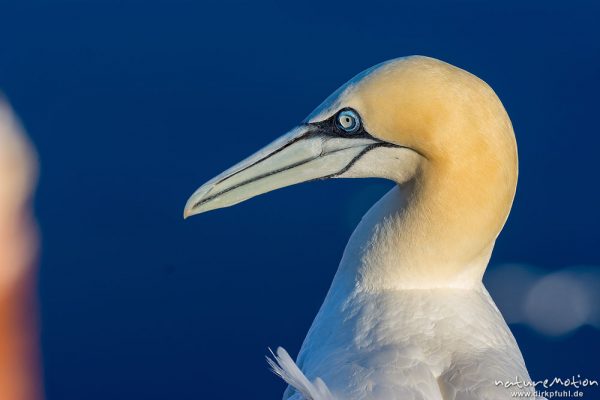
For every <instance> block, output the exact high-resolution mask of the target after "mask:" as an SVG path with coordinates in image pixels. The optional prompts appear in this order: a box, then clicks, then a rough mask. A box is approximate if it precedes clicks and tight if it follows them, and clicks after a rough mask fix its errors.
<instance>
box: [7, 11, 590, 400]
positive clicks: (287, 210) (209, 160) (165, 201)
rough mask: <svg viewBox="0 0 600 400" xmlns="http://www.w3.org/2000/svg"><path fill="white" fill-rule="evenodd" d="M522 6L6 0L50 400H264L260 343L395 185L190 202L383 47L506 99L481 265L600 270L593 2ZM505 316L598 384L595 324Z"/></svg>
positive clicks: (301, 303)
mask: <svg viewBox="0 0 600 400" xmlns="http://www.w3.org/2000/svg"><path fill="white" fill-rule="evenodd" d="M525 3H526V2H521V1H513V2H506V1H503V2H498V3H488V2H484V1H460V2H440V3H433V2H418V3H416V2H415V3H402V2H390V3H383V2H379V1H364V2H359V1H345V2H337V3H329V4H325V3H324V2H317V1H313V2H310V1H304V2H280V1H269V2H260V3H259V2H251V1H247V2H229V1H205V2H197V1H172V0H171V1H166V0H164V1H158V0H152V1H150V0H146V1H141V0H140V1H134V0H123V1H116V0H115V1H107V0H102V1H100V0H98V1H75V0H72V1H66V0H64V1H26V0H14V1H7V0H2V1H0V88H2V90H3V91H4V92H5V94H6V95H7V97H8V98H9V99H10V100H11V102H12V104H13V106H14V108H15V110H16V111H17V112H18V113H19V114H20V116H21V118H22V120H23V122H24V124H25V126H26V128H27V130H28V131H29V133H30V135H31V136H32V139H33V141H34V143H35V145H36V146H37V148H38V151H39V156H40V161H41V177H40V185H39V190H38V193H37V197H36V210H37V214H38V217H39V222H40V225H41V231H42V235H43V249H42V250H43V252H42V257H41V274H40V298H41V299H40V302H41V326H42V345H43V357H44V371H45V373H44V375H45V384H46V392H47V398H48V399H49V400H82V399H86V400H94V399H102V400H105V399H180V400H184V399H201V398H202V399H204V398H211V399H233V398H257V399H258V398H261V399H267V398H279V396H280V394H281V391H282V390H283V387H284V385H283V383H282V382H280V381H279V380H278V379H276V378H275V377H274V376H273V375H272V374H271V373H270V372H269V371H268V369H267V367H266V364H265V362H264V358H263V356H264V355H265V354H266V352H267V346H277V345H283V346H285V347H286V348H287V349H288V350H289V351H290V353H292V354H293V355H295V354H296V353H297V351H298V349H299V347H300V345H301V342H302V340H303V338H304V335H305V333H306V331H307V329H308V328H309V326H310V323H311V321H312V319H313V317H314V315H315V314H316V312H317V310H318V308H319V306H320V304H321V301H322V300H323V298H324V296H325V293H326V291H327V289H328V287H329V284H330V281H331V278H332V276H333V274H334V272H335V270H336V267H337V264H338V261H339V259H340V256H341V253H342V251H343V248H344V245H345V243H346V241H347V239H348V237H349V235H350V233H351V232H352V229H353V227H354V226H355V225H356V223H357V222H358V220H359V219H360V217H361V215H362V214H363V213H364V212H365V211H366V210H367V209H368V208H369V207H370V205H371V204H372V203H373V202H374V201H375V200H376V199H378V198H379V197H380V196H381V195H382V194H383V193H385V192H386V191H387V190H388V189H389V188H391V186H392V185H391V183H389V182H385V181H378V180H371V181H369V180H364V181H357V180H334V181H325V182H317V183H311V184H305V185H300V186H296V187H291V188H287V189H284V190H280V191H277V192H274V193H271V194H268V195H265V196H261V197H260V198H257V199H253V200H251V201H248V202H247V203H244V204H241V205H239V206H236V207H233V208H229V209H224V210H218V211H216V212H211V213H208V214H205V215H201V216H199V217H194V218H192V219H190V220H187V221H184V220H183V219H182V211H183V206H184V204H185V201H186V199H187V197H188V196H189V195H190V194H191V193H192V192H193V191H194V190H195V189H196V188H197V187H198V186H199V185H200V184H202V183H203V182H204V181H206V180H207V179H209V178H211V177H213V176H214V175H216V174H217V173H219V172H221V171H222V170H224V169H225V168H227V167H229V166H230V165H232V164H233V163H235V162H237V161H239V160H240V159H242V158H243V157H245V156H247V155H249V154H250V153H252V152H254V151H255V150H257V149H258V148H260V147H262V146H263V145H264V144H266V143H267V142H269V141H270V140H272V139H274V138H275V137H277V136H279V135H280V134H282V133H284V132H286V131H287V129H289V128H290V127H292V126H293V125H294V124H296V123H297V122H299V121H301V120H302V119H303V118H304V117H305V116H306V115H307V114H308V113H309V112H310V111H311V110H312V109H313V108H314V107H316V106H317V105H318V104H319V103H320V102H321V101H322V100H323V99H324V98H325V97H326V96H327V95H328V94H329V93H331V92H332V91H333V90H334V89H336V88H337V87H338V86H339V85H341V84H342V83H344V82H345V81H346V80H348V79H349V78H351V77H352V76H353V75H354V74H356V73H358V72H360V71H361V70H363V69H365V68H367V67H369V66H371V65H373V64H375V63H379V62H381V61H384V60H386V59H389V58H394V57H398V56H402V55H409V54H424V55H429V56H434V57H437V58H441V59H443V60H445V61H448V62H450V63H453V64H456V65H458V66H460V67H462V68H465V69H467V70H469V71H471V72H473V73H475V74H476V75H478V76H480V77H481V78H483V79H484V80H486V81H487V82H488V83H489V84H490V85H491V86H492V87H493V88H494V89H495V90H496V92H497V93H498V95H499V96H500V98H501V99H502V100H503V102H504V104H505V105H506V108H507V109H508V112H509V114H510V116H511V118H512V121H513V124H514V126H515V131H516V134H517V138H518V142H519V150H520V160H521V175H520V183H519V189H518V193H517V198H516V202H515V206H514V208H513V212H512V215H511V217H510V219H509V222H508V225H507V226H506V228H505V230H504V232H503V234H502V235H501V237H500V239H499V241H498V243H497V246H496V251H495V253H494V257H493V260H492V264H499V263H504V262H512V261H517V262H524V263H528V264H533V265H536V266H539V267H542V268H545V269H547V270H555V269H559V268H563V267H565V266H569V265H580V264H592V265H598V264H600V255H599V251H598V248H599V244H600V243H599V240H598V226H599V222H600V207H599V206H598V205H599V204H600V189H599V187H598V146H599V145H600V130H599V129H598V113H599V111H598V108H599V105H600V102H599V101H598V93H599V92H600V40H599V39H600V24H598V15H599V13H600V7H599V6H598V5H594V4H593V2H568V3H567V2H548V1H539V2H533V3H532V2H529V3H527V4H525ZM307 243H308V244H309V245H310V246H306V244H307ZM512 328H513V331H514V333H515V336H516V338H517V340H518V341H519V343H520V344H521V347H522V350H523V353H524V356H525V359H526V361H527V364H528V367H529V369H530V372H531V375H532V377H536V378H537V377H539V378H542V377H554V376H556V375H569V376H570V375H571V374H577V373H581V374H582V375H586V376H588V377H594V378H596V379H598V378H600V367H599V366H598V362H597V357H596V356H595V355H594V354H596V355H597V354H598V351H600V345H599V341H598V339H599V338H600V335H599V333H598V331H597V330H595V329H594V328H591V327H589V326H587V327H583V328H581V329H579V330H577V331H576V332H574V333H571V334H569V335H567V336H563V337H560V338H554V339H550V338H547V337H545V336H542V335H540V334H538V333H535V332H534V331H533V330H531V329H529V328H527V327H525V326H522V325H514V326H512ZM595 393H596V394H597V393H598V392H597V391H596V392H595ZM590 396H591V395H590ZM590 398H591V397H590Z"/></svg>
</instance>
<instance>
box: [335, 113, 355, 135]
mask: <svg viewBox="0 0 600 400" xmlns="http://www.w3.org/2000/svg"><path fill="white" fill-rule="evenodd" d="M335 125H336V126H337V127H338V129H341V130H342V131H344V132H346V133H355V132H357V131H358V130H359V129H360V116H359V115H358V113H357V112H356V111H354V110H342V111H340V112H339V113H338V115H337V117H336V119H335Z"/></svg>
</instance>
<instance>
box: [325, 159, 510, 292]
mask: <svg viewBox="0 0 600 400" xmlns="http://www.w3.org/2000/svg"><path fill="white" fill-rule="evenodd" d="M438 171H441V172H438ZM505 181H506V174H505V171H503V170H502V169H498V170H497V171H495V172H492V173H487V174H483V175H482V174H481V170H480V169H474V168H470V167H469V166H467V165H465V166H460V165H444V166H439V165H438V166H436V165H431V164H427V165H424V166H422V167H421V169H420V171H419V172H418V173H417V175H416V176H415V177H414V178H413V179H412V180H410V181H409V182H406V183H404V184H402V185H398V186H396V187H395V188H394V189H393V190H391V191H390V192H389V193H387V194H386V195H385V196H384V197H383V198H382V199H380V200H379V201H378V202H377V203H376V204H375V205H374V206H373V207H372V208H371V209H370V210H369V211H368V212H367V214H365V216H364V217H363V219H362V221H361V222H360V224H359V225H358V227H357V228H356V230H355V231H354V233H353V234H352V237H351V239H350V241H349V242H348V245H347V247H346V250H345V252H344V257H343V258H342V262H341V264H340V268H339V270H338V273H337V274H336V280H337V281H338V282H339V281H340V280H341V281H344V282H345V283H346V284H350V285H352V286H353V287H358V288H360V289H364V290H385V289H425V288H438V287H455V288H470V287H475V286H479V285H480V283H481V278H482V276H483V273H484V271H485V268H486V267H487V264H488V261H489V259H490V256H491V253H492V250H493V247H494V243H495V239H496V237H497V235H498V233H499V232H500V230H501V228H502V226H503V225H504V222H505V221H506V217H507V216H508V212H509V210H510V205H511V204H512V198H513V195H514V186H513V185H511V184H508V185H507V184H506V182H505ZM469 189H470V190H469Z"/></svg>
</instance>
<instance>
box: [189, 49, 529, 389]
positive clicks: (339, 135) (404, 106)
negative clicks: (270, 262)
mask: <svg viewBox="0 0 600 400" xmlns="http://www.w3.org/2000/svg"><path fill="white" fill-rule="evenodd" d="M517 174H518V160H517V146H516V142H515V136H514V132H513V128H512V124H511V122H510V119H509V117H508V115H507V113H506V111H505V109H504V107H503V105H502V103H501V102H500V100H499V99H498V97H497V96H496V94H495V93H494V91H493V90H492V89H491V88H490V87H489V86H488V85H487V84H486V83H485V82H483V81H482V80H481V79H479V78H477V77H476V76H474V75H472V74H470V73H468V72H466V71H464V70H462V69H459V68H457V67H454V66H452V65H450V64H447V63H445V62H442V61H439V60H436V59H433V58H428V57H422V56H412V57H405V58H399V59H394V60H390V61H387V62H384V63H381V64H379V65H376V66H374V67H372V68H370V69H367V70H366V71H364V72H362V73H360V74H358V75H357V76H356V77H354V78H353V79H351V80H350V81H349V82H348V83H346V84H345V85H343V86H342V87H341V88H339V89H338V90H337V91H335V92H334V93H333V94H332V95H331V96H329V97H328V98H327V99H326V100H325V102H323V103H322V104H321V105H320V106H319V107H318V108H317V109H316V110H315V111H314V112H312V113H311V114H310V115H309V116H308V118H306V120H304V121H303V122H302V123H301V124H299V125H298V126H296V127H295V128H293V129H292V130H291V131H290V132H289V133H287V134H286V135H284V136H282V137H281V138H279V139H277V140H276V141H274V142H273V143H271V144H270V145H268V146H266V147H265V148H263V149H262V150H260V151H259V152H257V153H256V154H254V155H253V156H251V157H249V158H247V159H246V160H244V161H242V162H240V163H239V164H237V165H235V166H234V167H232V168H230V169H228V170H226V171H225V172H223V173H222V174H220V175H218V176H217V177H215V178H214V179H212V180H210V181H209V182H207V183H206V184H204V185H203V186H201V187H200V188H199V189H198V190H196V192H195V193H194V194H193V195H192V196H191V197H190V198H189V200H188V202H187V204H186V206H185V211H184V216H185V217H188V216H191V215H194V214H198V213H202V212H205V211H209V210H213V209H216V208H222V207H228V206H232V205H234V204H237V203H240V202H242V201H244V200H247V199H249V198H251V197H254V196H257V195H259V194H262V193H265V192H269V191H271V190H275V189H278V188H282V187H284V186H289V185H293V184H297V183H300V182H306V181H311V180H315V179H325V178H361V177H379V178H387V179H391V180H393V181H394V182H396V183H397V185H396V186H395V187H394V188H393V189H392V190H391V191H390V192H388V193H387V194H386V195H385V196H384V197H383V198H381V199H380V200H379V201H378V202H377V203H376V204H375V205H374V206H373V207H372V208H371V209H370V210H369V211H368V212H367V214H366V215H365V216H364V217H363V218H362V220H361V222H360V224H359V225H358V227H357V228H356V229H355V231H354V233H353V234H352V236H351V238H350V240H349V242H348V244H347V246H346V249H345V251H344V254H343V257H342V260H341V262H340V265H339V267H338V270H337V272H336V275H335V278H334V280H333V283H332V285H331V288H330V289H329V292H328V294H327V297H326V298H325V301H324V303H323V305H322V306H321V309H320V311H319V313H318V314H317V316H316V318H315V320H314V322H313V324H312V326H311V328H310V330H309V332H308V335H307V336H306V339H305V340H304V343H303V345H302V348H301V350H300V353H299V355H298V358H297V362H296V363H294V362H293V361H292V359H291V358H290V357H289V355H288V354H287V353H286V352H285V350H283V349H281V348H280V349H278V351H277V355H275V360H274V361H272V360H271V366H272V367H273V369H274V371H275V372H276V373H277V374H278V375H280V376H281V377H282V378H283V379H285V380H286V382H287V383H288V384H289V386H288V388H287V390H286V391H285V394H284V396H283V398H284V399H294V400H297V399H307V400H310V399H312V400H318V399H344V400H351V399H364V400H366V399H383V400H394V399H401V400H408V399H428V400H429V399H431V400H438V399H439V400H442V399H443V400H450V399H453V400H454V399H455V400H458V399H461V400H486V399H490V400H492V399H509V398H511V393H512V392H515V391H517V390H516V389H515V388H508V389H507V388H505V387H504V386H503V385H499V384H498V381H503V382H505V381H512V380H515V379H520V380H521V381H529V375H528V373H527V369H526V368H525V363H524V361H523V357H522V355H521V352H520V351H519V348H518V346H517V343H516V341H515V339H514V337H513V335H512V334H511V332H510V330H509V328H508V326H507V325H506V323H505V321H504V319H503V318H502V315H501V314H500V312H499V311H498V309H497V307H496V306H495V304H494V302H493V301H492V299H491V297H490V296H489V294H488V292H487V290H486V289H485V287H484V286H483V284H482V276H483V273H484V271H485V269H486V266H487V264H488V261H489V259H490V256H491V253H492V249H493V247H494V242H495V240H496V237H497V236H498V234H499V233H500V230H501V229H502V227H503V225H504V223H505V222H506V219H507V217H508V214H509V211H510V208H511V205H512V202H513V198H514V195H515V189H516V184H517ZM529 390H531V389H523V391H529Z"/></svg>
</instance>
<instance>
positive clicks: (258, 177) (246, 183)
mask: <svg viewBox="0 0 600 400" xmlns="http://www.w3.org/2000/svg"><path fill="white" fill-rule="evenodd" d="M314 136H317V135H314ZM304 138H308V136H304ZM385 144H387V143H383V142H382V143H381V145H385ZM377 145H379V143H374V144H372V145H369V146H367V147H366V148H365V150H366V151H368V150H370V149H371V148H373V146H377ZM286 147H287V146H286ZM387 147H396V146H395V145H390V146H387ZM351 148H352V146H350V147H345V148H343V149H336V150H334V151H330V152H328V153H322V154H320V155H319V156H317V157H313V158H308V159H305V160H302V161H298V162H295V163H293V164H290V165H287V166H285V167H283V168H279V169H276V170H273V171H269V172H268V173H265V174H262V175H258V176H255V177H254V178H251V179H248V180H246V181H243V182H240V183H238V184H236V185H233V186H231V187H228V188H227V189H225V190H222V191H220V192H217V193H214V194H212V195H210V196H208V197H205V198H204V199H202V200H200V201H198V202H197V203H195V204H194V206H193V207H192V208H196V207H198V206H200V205H202V204H204V203H206V202H208V201H210V200H212V199H214V198H216V197H218V196H221V195H223V194H225V193H227V192H230V191H232V190H234V189H237V188H239V187H241V186H244V185H248V184H250V183H253V182H256V181H259V180H261V179H264V178H267V177H269V176H272V175H275V174H279V173H281V172H285V171H287V170H290V169H293V168H296V167H299V166H301V165H304V164H307V163H309V162H311V161H314V160H316V159H318V158H319V157H323V156H328V155H330V154H335V153H338V152H340V151H344V150H348V149H351ZM365 150H363V151H361V152H360V153H359V155H358V157H360V156H361V155H362V154H364V153H366V151H365ZM276 153H278V151H277V152H273V153H271V154H276ZM265 159H266V157H265V158H263V159H261V161H263V160H265ZM356 159H357V158H356V157H355V158H353V159H352V160H351V161H350V163H351V164H353V163H354V161H355V160H356ZM258 163H259V162H258V161H257V162H255V163H254V164H252V165H257V164H258ZM350 166H351V165H350ZM350 166H348V167H347V168H350ZM245 169H247V168H244V170H245ZM239 172H241V171H239ZM339 173H343V172H339ZM228 178H229V177H228ZM316 179H325V178H316ZM312 180H314V179H311V180H310V181H312ZM223 181H224V180H223ZM223 181H219V182H217V183H215V185H216V184H218V183H221V182H223Z"/></svg>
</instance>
